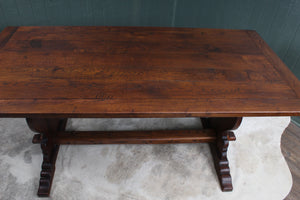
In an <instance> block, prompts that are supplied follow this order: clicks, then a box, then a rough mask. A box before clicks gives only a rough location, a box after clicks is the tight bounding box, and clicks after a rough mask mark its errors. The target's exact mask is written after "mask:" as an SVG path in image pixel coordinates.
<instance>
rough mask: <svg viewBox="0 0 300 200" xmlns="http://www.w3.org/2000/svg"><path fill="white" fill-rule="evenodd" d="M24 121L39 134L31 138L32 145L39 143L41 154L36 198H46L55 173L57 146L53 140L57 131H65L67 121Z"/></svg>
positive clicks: (33, 119)
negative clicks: (40, 168)
mask: <svg viewBox="0 0 300 200" xmlns="http://www.w3.org/2000/svg"><path fill="white" fill-rule="evenodd" d="M26 121H27V124H28V126H29V128H30V129H31V130H32V131H34V132H37V133H40V134H37V135H35V136H34V138H33V142H34V143H38V142H40V143H41V149H42V152H43V163H42V170H41V174H40V184H39V189H38V196H39V197H48V196H49V194H50V190H51V185H52V180H53V177H54V172H55V162H56V157H57V153H58V150H59V144H55V143H54V142H53V138H54V137H55V136H56V135H57V132H58V131H64V130H65V126H66V123H67V119H39V118H27V119H26Z"/></svg>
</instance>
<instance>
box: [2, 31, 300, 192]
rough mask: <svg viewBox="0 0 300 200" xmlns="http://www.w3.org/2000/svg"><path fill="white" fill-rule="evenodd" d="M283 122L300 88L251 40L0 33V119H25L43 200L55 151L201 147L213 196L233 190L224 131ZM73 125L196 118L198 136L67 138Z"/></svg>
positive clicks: (225, 35) (298, 111) (184, 34)
mask: <svg viewBox="0 0 300 200" xmlns="http://www.w3.org/2000/svg"><path fill="white" fill-rule="evenodd" d="M290 115H300V83H299V80H298V79H297V78H296V77H295V76H294V75H293V74H292V73H291V72H290V71H289V69H288V68H287V67H286V66H285V65H284V63H283V62H282V61H281V60H280V59H279V58H278V56H276V54H275V53H274V52H273V51H272V50H271V49H270V47H268V45H267V44H266V43H265V42H264V41H263V40H262V38H261V37H260V36H259V35H258V34H257V33H256V32H255V31H251V30H221V29H196V28H154V27H7V28H6V29H4V31H3V32H2V33H1V34H0V117H24V118H26V120H27V123H28V125H29V127H30V128H31V130H33V131H35V132H37V133H39V134H37V135H35V136H34V138H33V142H34V143H41V148H42V152H43V164H42V171H41V177H40V186H39V190H38V195H39V196H49V193H50V189H51V183H52V179H53V176H54V171H55V160H56V156H57V153H58V149H59V145H60V144H112V143H113V144H117V143H118V144H123V143H134V144H137V143H142V144H144V143H190V142H209V143H210V147H211V150H212V154H213V158H214V163H215V168H216V171H217V174H218V177H219V180H220V185H221V188H222V190H223V191H231V190H232V183H231V177H230V172H229V166H228V160H227V156H226V153H227V147H228V141H231V140H234V139H235V136H234V134H233V132H232V131H231V130H234V129H236V128H238V126H239V124H240V123H241V120H242V117H243V116H290ZM77 117H80V118H89V117H97V118H115V117H124V118H130V117H200V118H201V120H202V123H203V125H204V129H203V130H180V131H178V130H174V131H163V130H161V131H159V130H158V131H114V132H104V131H72V132H71V131H66V130H65V126H66V122H67V118H77ZM245 156H247V155H245ZM200 178H201V177H200Z"/></svg>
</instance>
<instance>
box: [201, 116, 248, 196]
mask: <svg viewBox="0 0 300 200" xmlns="http://www.w3.org/2000/svg"><path fill="white" fill-rule="evenodd" d="M201 121H202V125H203V128H213V129H214V130H215V131H216V132H217V139H216V141H215V142H213V143H210V150H211V153H212V156H213V160H214V165H215V169H216V172H217V175H218V178H219V182H220V186H221V189H222V191H223V192H225V191H232V190H233V186H232V179H231V175H230V169H229V162H228V159H227V148H228V145H229V141H232V140H235V135H234V133H233V132H232V131H230V130H235V129H237V128H238V127H239V125H240V124H241V121H242V118H239V117H236V118H201Z"/></svg>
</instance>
